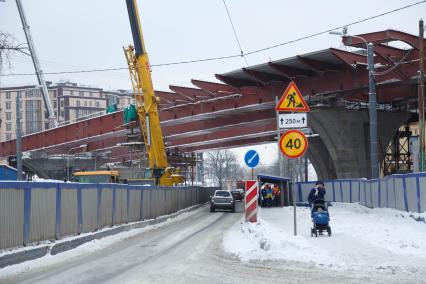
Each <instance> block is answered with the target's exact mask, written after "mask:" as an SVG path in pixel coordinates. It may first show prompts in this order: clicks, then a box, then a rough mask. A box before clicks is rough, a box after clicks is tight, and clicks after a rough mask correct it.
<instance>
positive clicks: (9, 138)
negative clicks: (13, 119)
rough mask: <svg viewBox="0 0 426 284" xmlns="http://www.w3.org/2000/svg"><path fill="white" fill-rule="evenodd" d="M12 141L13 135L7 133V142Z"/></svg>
mask: <svg viewBox="0 0 426 284" xmlns="http://www.w3.org/2000/svg"><path fill="white" fill-rule="evenodd" d="M8 140H12V133H6V141H8Z"/></svg>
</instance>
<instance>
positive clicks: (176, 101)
mask: <svg viewBox="0 0 426 284" xmlns="http://www.w3.org/2000/svg"><path fill="white" fill-rule="evenodd" d="M155 95H157V96H158V97H160V103H161V101H163V100H164V101H165V102H167V104H169V105H180V104H186V103H189V102H192V99H188V98H187V97H184V96H182V95H181V94H178V93H173V92H164V91H155Z"/></svg>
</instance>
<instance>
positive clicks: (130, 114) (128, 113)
mask: <svg viewBox="0 0 426 284" xmlns="http://www.w3.org/2000/svg"><path fill="white" fill-rule="evenodd" d="M137 117H138V112H137V110H136V107H135V105H133V104H131V105H128V106H127V107H125V108H124V116H123V118H124V123H129V122H131V121H136V118H137Z"/></svg>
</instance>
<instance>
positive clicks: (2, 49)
mask: <svg viewBox="0 0 426 284" xmlns="http://www.w3.org/2000/svg"><path fill="white" fill-rule="evenodd" d="M17 52H18V53H22V54H25V55H30V54H29V52H28V47H27V46H26V45H25V44H17V43H16V39H15V38H14V37H13V36H12V35H11V34H9V33H6V32H2V31H0V72H1V71H2V70H3V68H4V67H5V66H6V67H7V68H9V69H11V68H12V65H11V61H10V59H11V57H12V56H13V54H15V53H17Z"/></svg>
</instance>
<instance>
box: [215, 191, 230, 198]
mask: <svg viewBox="0 0 426 284" xmlns="http://www.w3.org/2000/svg"><path fill="white" fill-rule="evenodd" d="M215 196H220V197H229V192H228V191H216V194H215Z"/></svg>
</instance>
